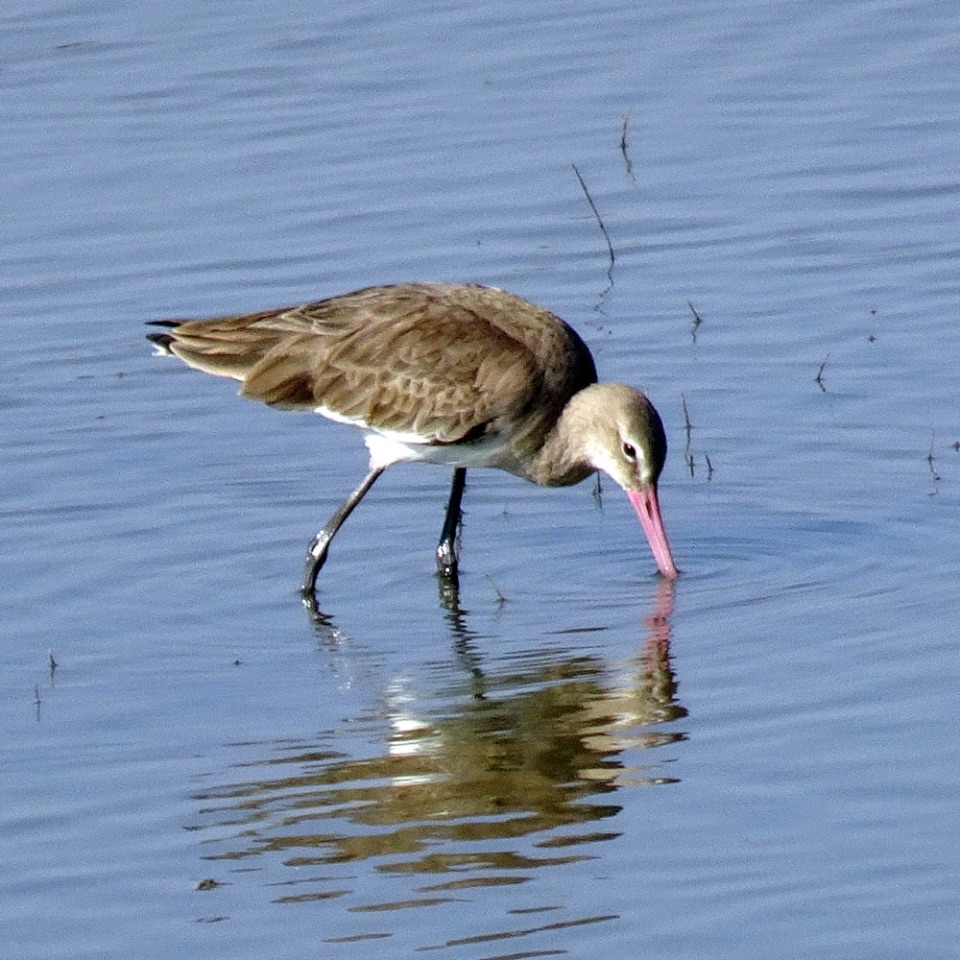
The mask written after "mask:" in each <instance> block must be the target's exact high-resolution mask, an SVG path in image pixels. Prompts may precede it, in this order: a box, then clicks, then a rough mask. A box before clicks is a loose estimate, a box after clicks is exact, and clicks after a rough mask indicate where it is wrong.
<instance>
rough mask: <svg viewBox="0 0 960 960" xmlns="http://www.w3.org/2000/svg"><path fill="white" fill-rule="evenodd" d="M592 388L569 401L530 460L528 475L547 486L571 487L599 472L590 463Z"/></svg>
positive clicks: (528, 462) (535, 481) (575, 395)
mask: <svg viewBox="0 0 960 960" xmlns="http://www.w3.org/2000/svg"><path fill="white" fill-rule="evenodd" d="M590 391H591V388H590V387H587V388H585V389H584V390H581V391H579V392H578V393H575V394H574V395H573V396H572V397H571V398H570V399H569V400H568V401H567V403H566V405H565V406H564V408H563V410H562V411H561V412H560V415H559V416H558V417H557V418H556V420H555V421H554V422H553V425H552V426H551V427H550V428H549V430H548V431H547V433H546V435H545V436H544V437H543V440H542V442H541V443H540V446H539V450H537V452H536V453H535V454H533V455H532V456H531V457H530V458H529V459H528V461H527V467H526V475H527V477H528V478H529V479H530V480H532V481H533V482H534V483H538V484H540V485H541V486H545V487H568V486H571V485H572V484H575V483H580V481H581V480H585V479H586V478H587V477H589V476H590V474H592V473H595V472H596V467H594V466H593V464H592V463H591V462H590V457H589V451H588V447H587V441H588V439H589V436H590V432H591V417H592V409H593V407H592V402H591V398H590V396H589V394H590Z"/></svg>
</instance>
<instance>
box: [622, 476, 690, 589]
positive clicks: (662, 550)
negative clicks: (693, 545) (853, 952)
mask: <svg viewBox="0 0 960 960" xmlns="http://www.w3.org/2000/svg"><path fill="white" fill-rule="evenodd" d="M626 493H627V496H628V497H629V498H630V502H631V503H632V504H633V509H634V510H636V511H637V516H638V517H639V518H640V525H641V526H642V527H643V532H644V533H645V534H646V535H647V540H649V541H650V549H651V550H652V551H653V558H654V560H656V561H657V566H658V567H659V568H660V572H661V573H662V574H663V575H664V576H665V577H669V578H670V579H671V580H673V579H675V578H676V576H677V573H678V571H677V565H676V564H675V563H674V562H673V554H671V553H670V544H669V543H667V534H666V532H665V531H664V529H663V519H662V518H661V516H660V501H659V500H658V499H657V488H656V487H648V488H647V489H646V490H627V492H626Z"/></svg>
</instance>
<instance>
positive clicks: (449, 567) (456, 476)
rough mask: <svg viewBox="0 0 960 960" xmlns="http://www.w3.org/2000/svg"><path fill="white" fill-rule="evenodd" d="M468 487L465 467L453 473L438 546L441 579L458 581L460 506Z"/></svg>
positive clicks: (438, 569)
mask: <svg viewBox="0 0 960 960" xmlns="http://www.w3.org/2000/svg"><path fill="white" fill-rule="evenodd" d="M466 485H467V471H466V468H465V467H457V468H456V469H455V470H454V471H453V483H452V484H451V485H450V499H449V501H447V515H446V517H445V518H444V520H443V530H441V531H440V542H439V543H438V544H437V572H438V573H439V574H440V576H441V577H448V578H450V579H456V576H457V528H458V527H459V526H460V504H461V503H462V502H463V488H464V487H465V486H466Z"/></svg>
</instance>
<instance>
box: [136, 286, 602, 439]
mask: <svg viewBox="0 0 960 960" xmlns="http://www.w3.org/2000/svg"><path fill="white" fill-rule="evenodd" d="M167 325H168V326H169V327H170V330H169V332H167V333H162V334H153V335H152V336H151V339H152V340H154V342H155V343H157V344H158V345H160V346H161V347H163V348H164V349H165V350H167V351H169V352H170V353H173V354H175V355H176V356H178V357H180V358H181V359H182V360H184V361H185V362H186V363H188V364H189V365H190V366H193V367H196V368H198V369H200V370H203V371H205V372H207V373H212V374H215V375H218V376H225V377H232V378H234V379H237V380H240V381H242V383H243V387H242V389H241V391H240V392H241V394H242V395H243V396H246V397H249V398H251V399H254V400H261V401H263V402H264V403H268V404H271V405H275V406H281V407H294V408H305V409H314V410H317V411H318V412H320V413H324V414H326V415H328V416H331V417H333V418H334V419H338V420H346V421H348V422H353V423H356V424H358V425H361V426H365V427H368V428H370V429H373V430H377V431H380V432H388V433H396V434H403V435H408V436H416V437H419V438H422V439H421V442H424V443H455V442H463V441H465V440H466V441H469V440H470V439H474V438H479V437H481V436H483V435H484V434H485V433H489V432H493V431H500V430H504V429H506V430H509V431H510V432H511V433H512V434H513V441H512V442H513V443H515V444H519V447H520V449H518V453H520V454H521V455H522V454H523V453H524V452H525V451H524V449H523V448H524V447H525V446H526V445H529V444H534V445H535V444H536V443H537V442H538V441H539V439H540V438H541V437H542V433H543V431H544V430H545V429H549V426H550V425H551V423H552V422H553V420H554V419H555V418H556V417H557V416H558V415H559V412H560V410H562V408H563V406H564V405H565V404H566V402H567V400H568V399H569V398H570V396H572V395H573V394H574V393H576V392H577V391H579V390H581V389H582V388H583V387H585V386H587V385H589V384H591V383H594V382H596V379H597V375H596V368H595V366H594V363H593V358H592V357H591V356H590V351H589V350H588V349H587V347H586V345H585V344H584V343H583V341H582V340H581V339H580V337H579V336H578V335H577V333H576V332H575V331H574V330H573V329H572V328H571V327H569V326H567V324H565V323H564V322H563V321H562V320H560V319H559V318H558V317H556V316H554V315H553V314H552V313H550V312H549V311H547V310H544V309H543V308H541V307H538V306H536V305H534V304H532V303H529V302H528V301H526V300H523V299H521V298H520V297H517V296H515V295H513V294H510V293H507V292H506V291H503V290H498V289H495V288H492V287H484V286H479V285H474V284H398V285H394V286H381V287H368V288H365V289H363V290H357V291H355V292H353V293H348V294H344V295H343V296H339V297H333V298H331V299H328V300H321V301H318V302H316V303H310V304H307V305H305V306H300V307H292V308H289V309H283V310H276V311H263V312H261V313H254V314H246V315H239V316H230V317H224V318H221V319H216V320H199V321H183V322H177V321H173V322H170V323H169V324H167Z"/></svg>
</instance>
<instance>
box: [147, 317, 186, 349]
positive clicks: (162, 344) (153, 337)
mask: <svg viewBox="0 0 960 960" xmlns="http://www.w3.org/2000/svg"><path fill="white" fill-rule="evenodd" d="M182 322H183V321H182V320H149V321H148V322H147V326H148V327H167V328H168V329H170V330H175V329H176V328H177V327H179V326H180V324H181V323H182ZM147 339H148V340H149V341H150V342H151V343H153V344H156V346H158V347H159V348H160V349H161V350H162V351H163V352H164V353H170V344H171V343H173V337H172V336H171V335H170V334H169V333H148V334H147Z"/></svg>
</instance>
